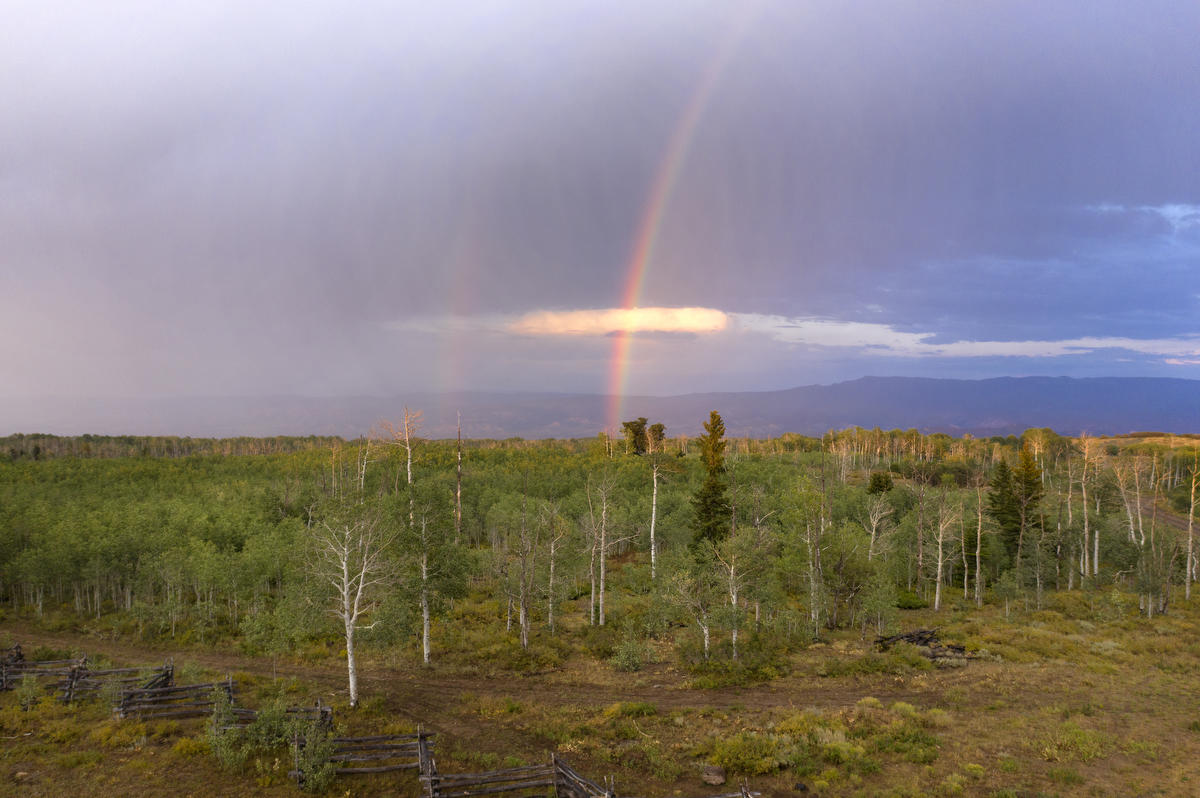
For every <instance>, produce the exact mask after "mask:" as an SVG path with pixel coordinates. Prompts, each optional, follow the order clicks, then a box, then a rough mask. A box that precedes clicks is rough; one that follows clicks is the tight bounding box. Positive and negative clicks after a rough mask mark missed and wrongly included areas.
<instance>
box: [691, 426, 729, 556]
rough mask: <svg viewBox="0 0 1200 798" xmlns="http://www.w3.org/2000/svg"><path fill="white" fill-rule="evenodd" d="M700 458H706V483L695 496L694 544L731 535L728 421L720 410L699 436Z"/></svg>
mask: <svg viewBox="0 0 1200 798" xmlns="http://www.w3.org/2000/svg"><path fill="white" fill-rule="evenodd" d="M699 443H700V459H701V460H702V461H703V462H704V469H705V477H704V483H703V484H702V485H701V486H700V489H699V490H698V491H696V495H695V496H694V497H692V508H693V510H694V511H695V515H694V517H693V519H692V532H693V536H692V545H693V547H699V546H700V544H701V543H702V542H705V541H707V542H709V543H712V544H714V545H715V544H717V543H720V542H721V541H723V540H724V539H725V538H726V537H728V536H729V530H730V506H729V494H728V486H727V485H726V484H725V479H724V475H725V422H724V421H722V420H721V414H720V413H718V412H717V411H716V410H714V411H712V413H711V414H709V418H708V421H707V422H705V424H704V435H702V436H701V437H700V439H699Z"/></svg>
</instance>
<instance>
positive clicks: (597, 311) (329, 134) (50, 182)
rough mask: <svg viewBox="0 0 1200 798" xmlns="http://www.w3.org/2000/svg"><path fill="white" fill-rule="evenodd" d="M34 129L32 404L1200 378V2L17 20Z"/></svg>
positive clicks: (7, 126)
mask: <svg viewBox="0 0 1200 798" xmlns="http://www.w3.org/2000/svg"><path fill="white" fill-rule="evenodd" d="M0 103H2V106H0V395H5V396H14V397H21V396H24V397H29V396H47V395H61V396H181V395H197V394H199V395H237V396H254V395H264V394H304V395H321V396H330V395H351V394H373V395H386V394H393V393H403V392H405V391H414V390H424V391H438V390H448V389H501V390H513V389H533V390H551V391H586V392H604V391H608V390H610V389H611V388H612V387H613V386H614V384H615V383H614V382H613V376H612V375H613V373H614V370H613V367H612V363H611V359H612V358H613V357H614V352H617V353H620V352H627V356H628V358H629V364H628V380H627V385H626V387H627V388H628V390H630V391H632V392H638V393H652V394H673V393H682V392H688V391H697V390H759V389H769V388H782V387H789V386H794V385H804V384H811V383H826V382H833V381H837V380H842V379H848V378H854V377H859V376H863V375H921V376H946V377H970V378H976V377H987V376H998V375H1031V374H1050V375H1073V376H1094V375H1142V376H1178V377H1187V378H1200V312H1198V311H1200V4H1198V3H1195V2H1191V1H1190V0H1178V2H1139V3H1132V2H1126V1H1125V0H1121V2H1094V1H1091V0H1089V2H1079V1H1078V0H1074V1H1072V2H1052V1H1050V0H1035V1H1033V2H1014V1H1013V0H1005V2H995V3H989V2H970V3H963V2H949V1H947V2H873V3H872V2H828V3H825V2H810V1H809V0H779V1H778V2H762V3H757V4H754V3H748V2H745V0H735V1H734V2H726V3H702V2H697V0H686V2H650V3H646V2H636V3H635V2H623V1H620V2H612V1H611V0H609V2H595V3H575V2H562V0H554V1H548V2H527V1H526V0H515V1H514V2H477V3H462V2H436V3H434V2H413V3H394V2H388V3H377V4H376V3H369V2H360V3H351V4H346V3H336V4H335V3H329V4H326V5H322V4H320V3H261V4H260V3H254V2H246V0H239V1H238V2H228V3H224V2H214V1H213V0H206V2H193V3H186V4H185V3H163V2H160V1H159V0H153V1H150V2H119V1H115V2H105V3H56V2H52V1H51V0H36V2H22V0H17V1H16V2H9V3H7V4H6V5H5V13H4V21H3V25H0ZM656 185H658V186H659V188H660V189H662V190H661V191H660V192H659V194H658V195H656V194H655V187H656ZM656 196H657V197H658V200H657V202H658V204H657V205H656V204H655V203H656V199H655V198H656ZM647 219H649V220H651V221H652V222H655V223H654V224H652V225H650V226H649V229H648V240H649V241H650V242H651V243H652V246H651V247H650V249H649V257H648V258H647V259H646V260H645V262H644V263H641V264H640V262H639V261H638V260H637V242H638V237H639V234H640V233H642V232H643V226H644V222H645V221H646V220H647ZM639 264H640V265H641V266H644V280H643V281H642V282H641V289H640V291H639V292H637V294H636V296H635V297H633V299H634V300H635V301H634V303H633V304H636V306H637V308H638V309H637V310H633V311H629V308H628V307H627V306H628V305H630V304H631V303H630V301H629V300H630V297H629V295H628V294H627V287H628V285H629V283H630V279H631V273H632V272H635V271H637V269H638V268H639V267H640V266H639ZM622 310H625V311H629V312H621V311H622ZM621 333H627V334H629V335H631V336H632V339H631V341H630V342H629V346H628V347H627V348H625V347H620V346H614V335H615V334H621Z"/></svg>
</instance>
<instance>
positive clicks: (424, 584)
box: [421, 552, 429, 665]
mask: <svg viewBox="0 0 1200 798" xmlns="http://www.w3.org/2000/svg"><path fill="white" fill-rule="evenodd" d="M421 656H422V660H423V661H424V663H425V664H426V665H428V664H429V553H428V552H424V553H422V554H421Z"/></svg>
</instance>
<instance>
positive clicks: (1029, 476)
mask: <svg viewBox="0 0 1200 798" xmlns="http://www.w3.org/2000/svg"><path fill="white" fill-rule="evenodd" d="M714 415H715V414H714ZM716 420H719V418H718V417H714V418H713V419H710V424H712V426H711V427H710V428H709V430H708V435H707V436H706V438H707V439H705V438H701V439H696V440H686V439H678V438H676V439H672V438H667V437H665V435H663V434H662V431H661V430H653V425H649V424H647V423H646V420H644V419H638V420H635V421H634V422H630V424H629V425H627V427H626V433H627V434H626V437H625V439H616V438H609V437H604V436H602V437H601V438H598V439H595V440H589V441H556V442H523V441H504V442H484V441H463V442H461V443H459V442H457V441H426V440H421V439H419V438H418V437H417V436H416V434H415V429H414V428H409V429H408V431H407V434H406V433H405V425H404V424H398V425H396V427H395V428H393V430H392V431H391V432H390V433H389V434H388V435H387V436H382V435H381V436H379V437H378V438H376V439H375V440H366V439H364V440H362V441H357V442H356V441H329V440H321V441H316V440H307V441H306V440H304V439H289V440H285V441H274V442H270V441H264V440H255V439H245V440H242V441H227V442H205V441H189V440H187V439H176V440H174V441H171V440H166V439H144V440H139V439H124V440H122V439H89V440H83V439H42V440H40V441H38V442H37V443H36V444H35V443H33V442H32V441H30V440H25V439H22V440H15V439H7V440H5V441H4V442H3V443H4V444H5V445H6V448H7V449H8V452H9V457H8V459H7V461H6V462H3V463H0V500H2V501H0V535H3V539H2V541H0V558H2V561H3V571H2V573H3V579H4V584H3V586H2V596H3V608H2V612H3V617H2V619H0V647H5V648H6V647H8V646H11V645H13V644H20V645H21V647H22V650H23V651H24V652H25V658H26V659H29V660H33V659H45V660H60V659H62V660H66V659H69V658H72V657H75V658H78V657H80V656H81V655H83V654H87V655H88V656H89V658H90V660H91V661H93V662H95V663H96V665H95V667H98V668H99V667H104V668H117V667H121V668H124V667H134V666H141V667H157V666H159V665H160V664H161V663H162V662H163V661H164V660H165V659H167V658H172V659H173V660H174V663H175V675H176V676H175V683H176V684H181V685H182V684H194V683H203V684H208V683H213V682H219V681H222V680H225V679H231V680H232V682H235V683H236V698H235V703H236V705H237V706H240V707H246V708H252V709H255V710H261V711H260V713H259V715H260V716H263V715H264V714H269V713H270V711H273V710H272V708H276V709H277V708H279V707H282V706H285V705H286V706H296V707H302V706H310V707H311V706H313V705H314V702H317V701H320V702H322V704H323V705H327V706H330V707H332V708H333V718H334V727H335V729H336V733H337V734H339V735H343V736H348V735H354V736H369V735H376V736H378V735H411V734H414V733H416V732H418V731H422V732H426V733H429V734H431V735H433V736H434V737H435V739H436V751H435V756H436V760H437V768H438V770H439V772H441V773H470V772H481V771H492V770H500V769H505V768H508V769H513V768H525V767H529V766H534V765H541V764H542V763H545V762H548V761H550V758H551V756H559V757H563V758H565V760H568V761H569V762H570V763H571V766H572V767H574V768H575V769H576V770H578V771H579V772H580V773H583V774H586V776H587V777H588V778H590V779H592V780H593V781H594V782H596V783H605V782H604V780H605V779H607V778H608V777H612V778H613V780H614V789H615V793H616V795H619V796H635V797H638V798H649V797H652V796H658V795H679V796H703V795H711V794H715V793H717V792H722V791H730V790H732V791H736V790H737V789H738V787H739V784H741V783H742V780H743V779H744V780H745V783H746V784H747V786H748V788H749V789H750V790H753V791H756V792H761V793H762V794H764V795H792V794H814V795H827V796H843V795H844V796H852V795H879V796H918V795H980V796H996V797H997V798H999V797H1000V796H1010V795H1011V796H1018V795H1020V796H1025V795H1029V796H1034V795H1048V796H1049V795H1192V794H1195V792H1196V791H1197V788H1196V787H1195V784H1196V783H1197V781H1200V768H1198V767H1197V765H1196V762H1197V761H1198V759H1197V757H1198V755H1200V711H1198V710H1197V706H1200V703H1198V699H1200V685H1198V684H1197V682H1196V679H1195V676H1196V673H1197V672H1198V671H1200V642H1197V640H1198V636H1197V632H1198V631H1200V607H1198V606H1197V600H1196V599H1195V598H1193V597H1191V596H1190V590H1191V586H1192V585H1191V581H1192V580H1193V579H1194V575H1195V556H1194V551H1193V547H1192V540H1191V531H1192V525H1191V524H1189V522H1188V514H1189V511H1191V512H1194V498H1193V494H1194V488H1193V486H1194V483H1195V462H1196V448H1195V446H1196V441H1195V440H1194V439H1191V438H1189V437H1187V436H1174V437H1171V438H1167V437H1153V436H1137V437H1125V438H1106V439H1091V438H1084V439H1067V438H1061V437H1059V436H1056V435H1054V434H1053V433H1051V432H1049V431H1045V430H1030V431H1028V432H1027V433H1026V434H1025V435H1024V436H1022V438H1021V439H1017V438H1010V439H993V440H973V439H969V438H968V439H952V438H949V437H948V436H937V435H934V436H923V435H919V434H916V433H904V432H899V431H895V432H892V433H886V432H880V431H867V430H857V429H855V430H846V431H843V432H839V433H831V434H830V435H828V436H826V437H825V438H821V439H808V438H801V437H799V436H791V437H784V438H781V439H773V440H769V441H751V440H742V439H734V440H725V439H724V438H723V436H722V435H721V434H717V432H718V431H719V430H718V428H717V426H716V424H715V423H714V422H715V421H716ZM84 444H87V446H88V451H84V450H83V446H84ZM33 445H36V446H38V447H39V448H38V451H37V453H36V455H35V454H34V453H33V449H32V446H33ZM150 447H159V450H158V451H149V449H150ZM218 447H223V448H224V449H225V451H223V452H219V451H214V450H215V449H217V448H218ZM251 448H256V449H257V450H258V451H256V452H254V453H250V452H249V451H248V450H249V449H251ZM200 450H203V451H200ZM460 454H461V459H460ZM460 464H461V465H460ZM714 466H715V467H714ZM1006 472H1007V473H1008V476H1005V473H1006ZM997 474H1000V476H999V477H998V476H997ZM710 507H716V508H717V511H716V513H715V514H714V516H713V517H715V518H716V519H717V520H716V521H715V522H712V523H709V524H708V525H705V524H703V523H700V520H701V519H702V517H703V514H704V513H705V512H706V508H710ZM365 518H369V519H370V523H366V524H362V522H363V519H365ZM710 521H711V519H710ZM360 524H362V525H360ZM339 529H340V530H342V531H345V530H347V529H351V530H353V529H358V530H359V531H367V530H368V529H371V530H374V531H378V532H379V533H380V534H381V535H382V537H380V538H379V540H380V541H381V543H380V551H381V554H380V557H379V560H378V561H377V562H378V567H377V568H376V569H375V570H371V568H370V567H367V566H361V561H360V566H361V567H362V569H363V570H362V571H361V573H362V574H365V575H366V576H364V577H363V578H362V579H361V580H360V582H359V583H357V584H362V585H363V586H364V587H363V590H362V591H361V593H362V596H361V599H362V601H361V604H360V605H359V608H358V610H359V615H358V617H357V618H354V617H353V612H352V611H353V607H351V606H350V604H348V603H346V602H345V601H342V600H341V599H338V600H337V601H333V600H332V599H335V598H337V597H338V595H339V593H338V588H339V587H341V586H344V584H345V583H342V584H340V585H339V584H338V583H337V580H332V581H331V580H329V579H328V578H327V574H328V571H322V570H321V567H322V566H321V557H320V552H321V549H320V547H321V546H322V545H325V546H326V547H327V548H326V550H327V551H328V544H329V543H330V542H336V540H337V538H336V537H329V536H328V535H329V533H331V532H334V531H337V530H339ZM1143 536H1144V537H1143ZM322 541H324V543H323V542H322ZM314 547H317V548H314ZM323 574H325V576H324V577H323V576H322V575H323ZM372 590H374V591H375V592H374V593H373V594H372V593H371V592H370V591H372ZM352 599H353V597H352V596H351V597H350V598H349V599H348V601H351V602H352ZM348 608H349V611H348ZM350 627H353V628H350ZM922 629H924V630H936V636H937V639H936V640H934V638H931V637H929V636H928V635H924V636H922V635H916V636H912V637H910V638H909V639H910V640H913V641H916V642H917V643H918V644H920V645H914V644H913V643H910V642H904V641H899V642H896V643H895V644H894V645H892V646H891V647H890V648H888V649H887V650H882V649H881V647H880V646H877V645H876V642H875V641H876V638H877V637H879V636H881V635H894V634H897V633H909V632H914V631H915V630H922ZM931 640H934V642H932V643H930V642H929V641H931ZM348 643H349V645H348ZM927 643H928V644H929V645H934V646H935V647H936V646H945V647H951V648H954V650H959V649H958V648H957V647H961V651H962V652H964V654H963V658H962V659H961V660H959V661H954V662H947V661H945V660H944V659H943V660H939V662H938V663H937V664H935V663H934V662H933V661H931V660H930V658H929V657H928V656H926V655H927V654H928V653H929V651H928V648H925V649H922V648H921V645H925V644H927ZM349 649H353V651H354V653H355V658H354V660H353V661H352V662H350V661H349V654H350V650H349ZM348 664H349V665H350V666H351V667H352V668H353V669H354V674H355V678H356V682H357V684H356V685H355V686H354V689H355V690H356V692H357V695H353V694H352V693H351V690H350V687H349V684H348V670H347V669H348ZM49 684H50V683H49V681H48V680H45V679H42V680H37V679H27V680H24V681H21V682H18V683H16V684H14V686H13V687H14V689H11V690H9V691H6V692H4V693H3V694H0V737H2V738H3V740H2V745H0V757H2V762H3V768H4V772H3V774H2V775H3V778H4V780H5V781H6V782H7V783H9V784H11V785H12V786H13V789H14V791H15V793H16V794H20V795H60V794H80V795H89V794H101V793H106V794H122V795H124V794H128V795H180V794H192V795H213V794H218V795H220V794H224V795H242V794H262V795H284V794H289V795H293V794H297V793H298V790H299V787H298V786H297V785H296V784H295V783H294V781H293V780H292V779H290V778H289V777H288V771H289V769H290V768H291V756H292V754H291V753H290V746H288V745H281V744H280V739H279V738H271V739H266V738H263V739H255V738H254V735H253V734H247V735H245V736H243V737H239V738H238V744H237V746H236V750H224V749H225V748H228V747H229V746H228V745H227V744H226V743H224V742H222V741H221V740H220V739H218V738H214V737H213V736H212V731H211V728H210V727H211V723H210V721H209V720H208V719H207V718H194V719H180V720H157V721H156V720H149V719H146V720H139V719H136V718H129V719H124V720H122V719H119V718H117V717H116V715H114V713H113V710H112V706H111V703H109V702H107V701H106V700H105V698H104V697H101V696H96V697H94V698H93V699H84V700H79V701H76V702H74V703H71V704H64V703H62V702H59V701H57V700H56V699H55V697H54V696H53V695H52V694H51V691H50V689H49ZM231 692H232V691H231ZM109 698H111V696H109ZM714 766H716V767H720V768H721V769H722V770H723V771H724V774H725V777H726V784H725V785H724V786H710V785H706V784H704V783H703V782H702V780H701V777H702V775H703V771H704V769H705V768H706V767H714ZM322 789H323V790H325V791H327V793H328V794H338V795H343V794H351V795H375V794H393V793H396V792H399V793H401V794H407V795H412V796H417V795H421V794H423V793H422V789H423V787H422V782H421V781H420V780H419V779H418V778H417V777H416V775H414V774H413V773H404V772H399V773H385V774H377V775H365V776H341V777H338V778H337V779H336V780H335V781H333V782H332V784H330V785H329V786H327V787H322Z"/></svg>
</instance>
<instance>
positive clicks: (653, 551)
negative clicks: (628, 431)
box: [650, 463, 658, 580]
mask: <svg viewBox="0 0 1200 798" xmlns="http://www.w3.org/2000/svg"><path fill="white" fill-rule="evenodd" d="M650 479H651V484H652V485H653V488H652V489H651V491H650V579H651V580H654V579H657V578H658V547H657V546H656V545H655V540H654V525H655V522H656V521H657V520H658V463H654V464H652V465H651V466H650Z"/></svg>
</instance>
